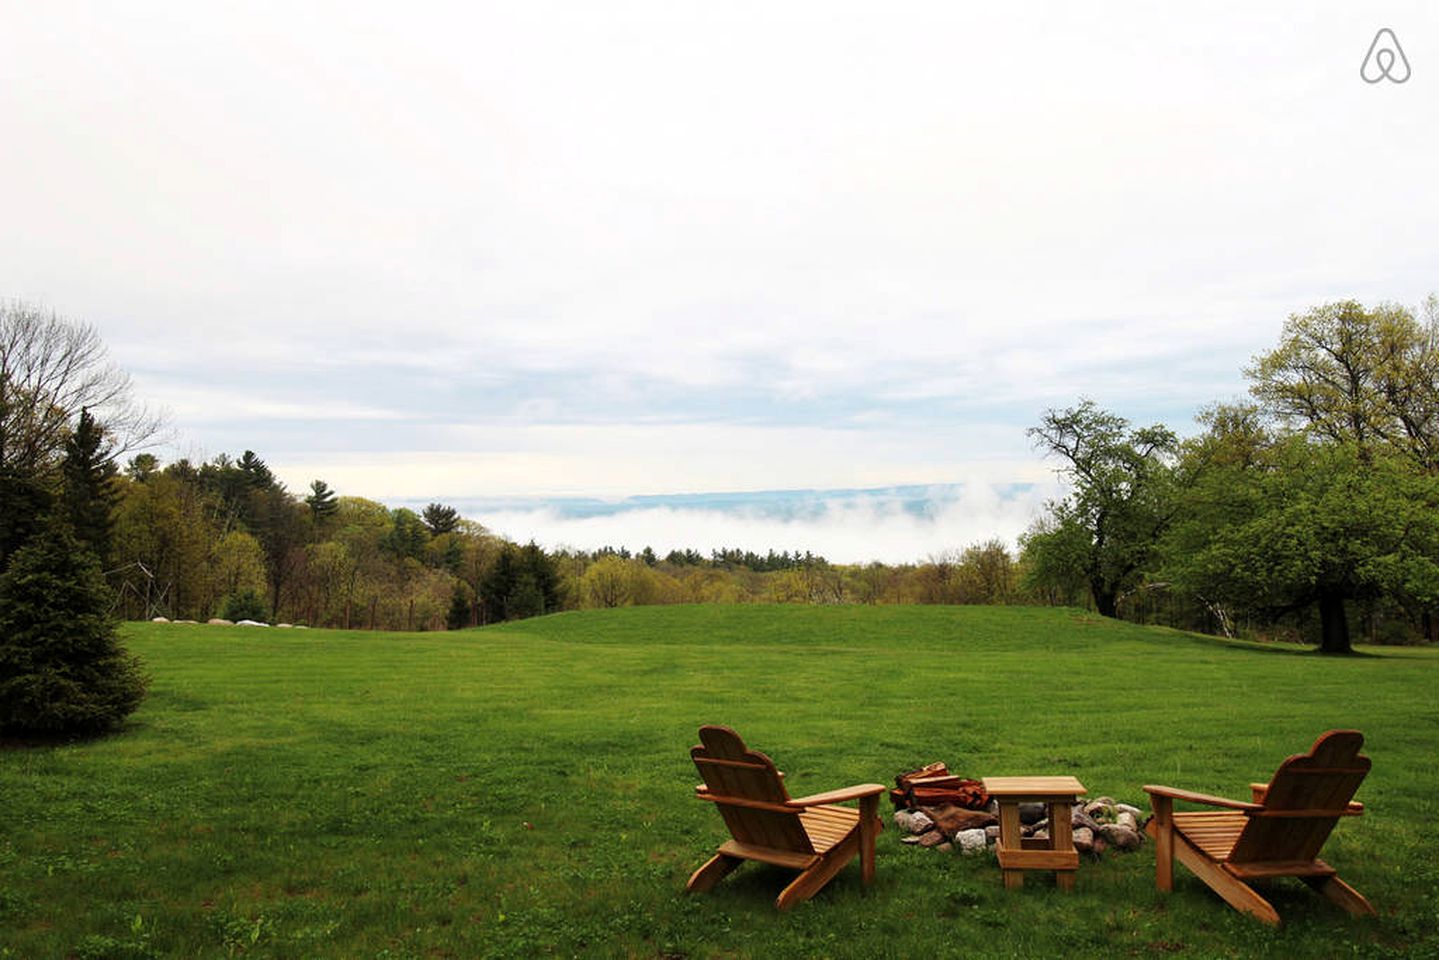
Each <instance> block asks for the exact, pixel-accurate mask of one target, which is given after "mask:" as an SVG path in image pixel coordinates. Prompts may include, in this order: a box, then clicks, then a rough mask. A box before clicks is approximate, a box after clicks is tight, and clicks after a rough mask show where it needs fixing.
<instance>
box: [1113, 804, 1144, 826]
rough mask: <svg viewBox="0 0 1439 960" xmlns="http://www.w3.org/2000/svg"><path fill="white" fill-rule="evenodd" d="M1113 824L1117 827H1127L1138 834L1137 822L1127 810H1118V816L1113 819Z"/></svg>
mask: <svg viewBox="0 0 1439 960" xmlns="http://www.w3.org/2000/svg"><path fill="white" fill-rule="evenodd" d="M1116 809H1117V808H1116ZM1114 822H1115V823H1116V824H1117V825H1118V826H1121V827H1128V828H1129V829H1131V830H1134V831H1136V832H1138V830H1139V820H1138V819H1136V818H1135V816H1134V814H1132V813H1130V812H1129V811H1128V810H1120V811H1119V816H1117V817H1115V818H1114Z"/></svg>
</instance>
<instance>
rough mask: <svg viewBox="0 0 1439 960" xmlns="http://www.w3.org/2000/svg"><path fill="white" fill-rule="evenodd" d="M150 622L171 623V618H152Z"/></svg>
mask: <svg viewBox="0 0 1439 960" xmlns="http://www.w3.org/2000/svg"><path fill="white" fill-rule="evenodd" d="M150 622H151V623H169V622H170V618H169V617H151V618H150Z"/></svg>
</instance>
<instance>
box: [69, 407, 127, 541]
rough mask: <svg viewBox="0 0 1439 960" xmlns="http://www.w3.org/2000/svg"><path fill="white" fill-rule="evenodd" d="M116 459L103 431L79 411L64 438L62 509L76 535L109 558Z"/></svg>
mask: <svg viewBox="0 0 1439 960" xmlns="http://www.w3.org/2000/svg"><path fill="white" fill-rule="evenodd" d="M116 473H117V470H116V468H115V460H114V458H113V457H112V456H110V451H109V449H108V448H107V446H106V444H105V431H104V429H103V428H102V427H101V426H100V424H99V423H97V422H96V420H95V418H94V417H93V416H91V415H90V411H89V409H88V408H86V409H82V410H81V411H80V421H79V422H78V423H77V424H76V425H75V429H74V430H73V431H72V432H71V434H70V436H69V438H68V439H67V440H66V441H65V462H64V466H63V469H62V474H63V477H64V485H63V487H62V490H61V495H60V505H61V509H62V510H63V511H64V515H65V519H66V520H67V521H68V522H69V524H70V529H71V530H73V531H74V533H75V538H76V539H77V540H79V541H80V543H81V544H82V545H83V546H85V547H88V548H89V550H90V552H92V553H94V554H95V556H96V557H97V558H99V560H100V563H101V564H105V563H107V562H108V561H109V559H110V529H111V517H112V514H113V512H114V509H115V475H116Z"/></svg>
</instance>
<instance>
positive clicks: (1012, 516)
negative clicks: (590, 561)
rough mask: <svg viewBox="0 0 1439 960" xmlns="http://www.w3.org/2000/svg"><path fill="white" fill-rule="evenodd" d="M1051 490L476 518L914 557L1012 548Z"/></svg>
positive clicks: (578, 531)
mask: <svg viewBox="0 0 1439 960" xmlns="http://www.w3.org/2000/svg"><path fill="white" fill-rule="evenodd" d="M1054 493H1055V488H1054V487H1052V486H1050V485H1045V487H1043V488H1037V489H1034V490H1031V491H1026V492H1024V493H1022V494H1019V495H1017V496H1013V495H1011V496H1008V497H1006V496H1002V495H1001V493H1000V491H999V490H998V489H997V488H995V487H994V486H992V485H987V484H971V485H967V486H966V487H965V488H964V490H963V491H962V492H961V494H960V495H959V496H958V497H955V498H950V497H948V496H946V497H945V498H943V499H940V500H936V501H934V502H933V505H934V507H935V509H934V512H933V513H932V515H928V516H920V515H916V514H915V513H912V512H909V511H906V510H905V509H904V507H903V505H902V504H901V503H899V502H897V501H896V500H894V499H890V498H884V497H876V498H868V497H861V498H858V499H844V500H828V501H821V503H822V504H823V506H822V507H821V508H820V510H819V512H818V515H809V514H808V513H807V514H805V515H801V516H795V517H788V518H784V517H777V516H774V515H772V514H770V513H767V512H766V511H763V510H760V509H755V508H750V509H746V508H739V509H733V510H717V509H690V508H673V507H659V508H652V509H635V510H626V511H624V512H620V513H614V514H609V515H606V516H595V517H584V518H576V517H573V516H566V515H564V514H563V512H560V511H556V510H553V509H548V510H515V511H508V512H506V511H497V512H493V513H490V514H487V515H485V516H481V517H477V518H476V519H478V520H480V521H481V522H483V523H484V524H485V525H486V526H488V527H489V528H490V529H492V530H495V531H496V532H499V533H502V534H504V535H505V536H508V537H510V538H511V539H515V540H518V541H520V542H525V541H528V540H531V539H533V540H535V541H536V542H538V543H540V544H541V545H542V546H545V547H547V548H555V547H562V546H568V547H573V548H578V549H588V550H593V549H597V548H599V547H602V546H613V547H627V548H629V549H630V550H632V551H635V552H638V551H639V550H642V549H643V548H644V547H646V546H649V547H653V548H654V549H655V550H656V551H657V552H658V553H659V554H660V555H661V556H663V555H664V554H666V553H668V552H669V551H670V550H683V549H688V548H694V549H697V550H699V551H701V552H702V553H706V554H707V553H708V552H709V551H710V550H713V549H716V548H724V547H738V548H740V549H744V550H754V551H756V552H758V553H764V552H766V551H768V550H776V551H779V550H788V551H795V550H798V551H801V552H804V551H809V552H812V553H815V554H818V555H820V556H823V557H825V558H827V559H828V560H830V561H831V562H833V563H867V562H869V561H871V560H879V561H882V562H885V563H914V562H917V561H920V560H924V559H926V558H928V557H930V556H934V555H936V554H939V553H942V552H945V551H949V550H957V549H960V548H962V547H965V546H968V545H970V544H972V543H978V542H980V541H984V540H988V539H990V538H992V537H998V538H1000V539H1002V540H1004V541H1005V542H1006V543H1007V544H1009V546H1010V547H1011V548H1013V547H1014V545H1015V542H1016V538H1017V537H1018V536H1019V534H1020V533H1022V532H1023V531H1024V530H1025V528H1026V527H1028V526H1029V523H1030V521H1031V520H1032V519H1033V518H1034V516H1035V515H1036V514H1037V513H1038V511H1039V509H1040V507H1041V506H1042V504H1043V502H1044V500H1045V499H1046V498H1047V497H1050V496H1053V495H1054Z"/></svg>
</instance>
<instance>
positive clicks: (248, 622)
mask: <svg viewBox="0 0 1439 960" xmlns="http://www.w3.org/2000/svg"><path fill="white" fill-rule="evenodd" d="M235 626H237V627H268V626H269V624H268V623H261V622H260V621H258V620H236V621H235Z"/></svg>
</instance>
